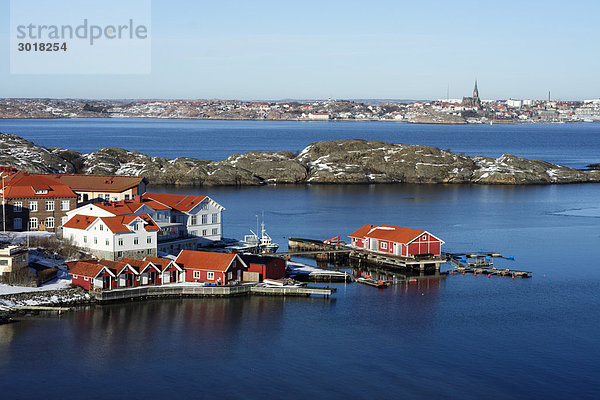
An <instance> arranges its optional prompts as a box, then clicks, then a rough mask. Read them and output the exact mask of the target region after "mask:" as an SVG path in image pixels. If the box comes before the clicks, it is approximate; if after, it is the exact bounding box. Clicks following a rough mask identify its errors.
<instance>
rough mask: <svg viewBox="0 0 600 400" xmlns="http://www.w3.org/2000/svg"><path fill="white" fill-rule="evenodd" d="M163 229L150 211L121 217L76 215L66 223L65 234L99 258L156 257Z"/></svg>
mask: <svg viewBox="0 0 600 400" xmlns="http://www.w3.org/2000/svg"><path fill="white" fill-rule="evenodd" d="M159 230H160V228H159V227H158V225H157V224H156V223H155V222H154V220H153V219H152V218H151V217H150V216H149V215H148V214H140V215H121V216H103V217H99V216H88V215H80V214H77V215H74V216H72V217H71V218H70V219H69V221H67V222H66V223H65V224H64V225H63V237H64V238H65V239H69V240H71V241H72V242H73V244H74V245H76V246H78V247H81V248H84V249H86V250H88V251H89V252H90V253H92V254H93V255H94V256H96V257H98V258H104V259H107V260H115V261H117V260H120V259H122V258H123V257H130V258H144V257H145V256H151V257H155V256H156V251H157V243H158V241H157V234H158V231H159Z"/></svg>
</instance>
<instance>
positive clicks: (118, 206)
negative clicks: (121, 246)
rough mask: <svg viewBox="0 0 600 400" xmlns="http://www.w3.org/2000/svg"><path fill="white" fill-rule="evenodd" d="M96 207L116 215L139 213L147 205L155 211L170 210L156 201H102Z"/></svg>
mask: <svg viewBox="0 0 600 400" xmlns="http://www.w3.org/2000/svg"><path fill="white" fill-rule="evenodd" d="M93 205H95V206H96V207H99V208H101V209H103V210H105V211H108V212H110V213H112V214H114V215H127V214H133V213H135V212H137V211H138V210H139V209H140V208H141V207H142V206H144V205H146V206H148V207H150V208H151V209H153V210H168V209H170V207H168V206H166V205H164V204H161V203H159V202H157V201H154V200H142V201H138V200H121V201H115V202H109V201H102V202H99V203H94V204H93Z"/></svg>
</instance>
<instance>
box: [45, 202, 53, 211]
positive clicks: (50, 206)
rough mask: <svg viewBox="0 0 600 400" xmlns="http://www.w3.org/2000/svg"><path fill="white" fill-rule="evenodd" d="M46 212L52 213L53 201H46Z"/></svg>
mask: <svg viewBox="0 0 600 400" xmlns="http://www.w3.org/2000/svg"><path fill="white" fill-rule="evenodd" d="M46 211H54V200H46Z"/></svg>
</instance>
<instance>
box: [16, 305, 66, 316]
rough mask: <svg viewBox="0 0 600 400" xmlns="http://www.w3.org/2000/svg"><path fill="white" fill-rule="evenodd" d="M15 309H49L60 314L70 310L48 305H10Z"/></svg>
mask: <svg viewBox="0 0 600 400" xmlns="http://www.w3.org/2000/svg"><path fill="white" fill-rule="evenodd" d="M10 309H12V310H16V311H51V312H57V313H59V314H62V313H63V312H67V311H71V308H69V307H49V306H13V307H10Z"/></svg>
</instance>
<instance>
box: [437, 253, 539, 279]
mask: <svg viewBox="0 0 600 400" xmlns="http://www.w3.org/2000/svg"><path fill="white" fill-rule="evenodd" d="M447 256H448V260H449V261H450V263H451V264H452V265H453V267H454V269H453V271H451V274H455V273H459V274H460V273H462V274H463V275H464V274H467V273H469V274H473V275H487V276H488V277H491V276H509V277H512V278H513V279H514V278H530V277H531V276H532V275H533V272H531V271H523V270H518V269H511V268H496V267H495V266H494V258H499V257H502V255H501V254H500V253H493V252H473V253H466V254H448V255H447Z"/></svg>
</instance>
